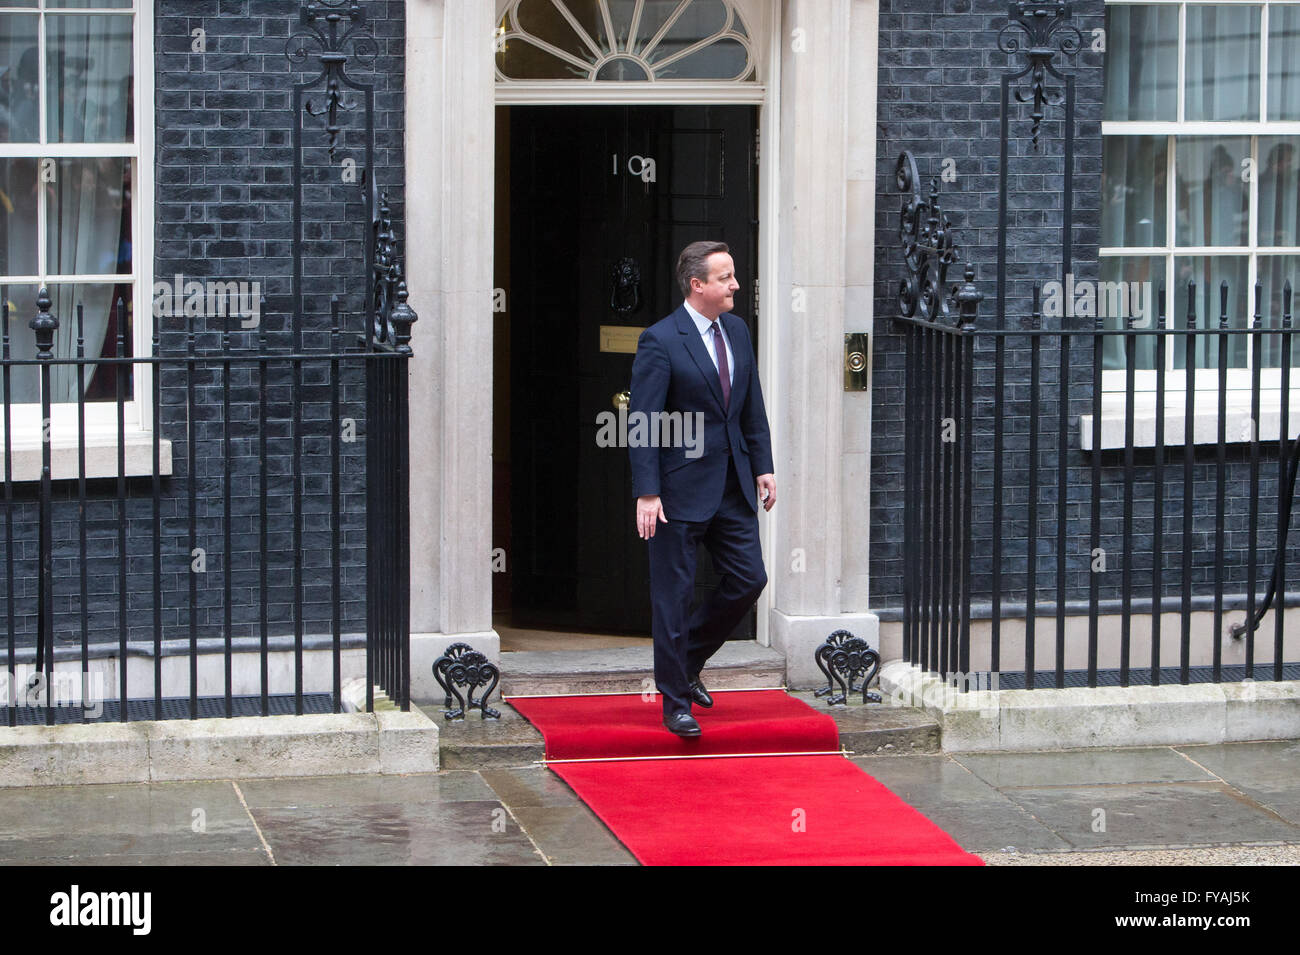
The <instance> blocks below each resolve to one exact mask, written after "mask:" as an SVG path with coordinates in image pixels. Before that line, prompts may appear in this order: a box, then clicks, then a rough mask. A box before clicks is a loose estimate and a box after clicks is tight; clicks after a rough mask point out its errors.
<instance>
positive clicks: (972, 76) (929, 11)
mask: <svg viewBox="0 0 1300 955" xmlns="http://www.w3.org/2000/svg"><path fill="white" fill-rule="evenodd" d="M880 9H881V13H880V66H879V82H880V93H879V113H878V121H879V128H878V131H877V155H878V163H877V183H878V188H877V210H878V211H877V223H876V225H877V233H876V249H877V252H876V276H877V284H876V300H875V314H876V317H877V318H876V324H875V343H874V348H875V354H874V356H873V360H874V378H873V429H874V430H873V433H872V492H873V493H872V508H871V522H872V553H871V562H870V570H871V600H872V605H873V609H875V610H877V611H879V612H881V613H882V614H883V615H885V616H887V617H888V616H893V614H894V612H895V611H896V610H897V608H899V607H900V605H901V594H902V576H901V575H902V568H903V564H902V560H903V546H902V540H903V518H904V513H905V508H906V507H908V506H910V505H912V504H915V503H916V502H917V501H918V500H919V499H920V496H919V493H918V491H919V486H918V487H915V488H912V489H908V488H906V487H905V482H904V456H903V448H904V437H903V426H904V413H905V410H906V408H907V407H908V402H909V401H914V400H916V396H915V395H908V394H906V393H905V387H904V367H905V366H904V357H905V349H904V338H903V334H902V331H901V329H900V328H899V327H898V326H896V325H895V323H894V322H893V321H891V318H892V316H895V315H897V314H898V305H897V300H896V297H895V296H896V291H897V288H898V283H899V280H900V279H901V278H902V277H903V275H904V274H905V269H904V267H903V265H902V255H901V250H900V246H899V242H898V238H897V229H898V216H899V207H900V200H901V197H900V194H899V192H898V190H897V187H896V186H895V183H894V163H895V160H896V159H897V157H898V155H899V153H900V152H901V151H902V150H904V149H909V150H911V151H912V152H913V153H914V154H915V155H916V157H917V161H918V164H919V166H920V173H921V176H922V178H923V180H925V182H926V183H927V189H926V191H927V193H928V181H929V179H930V177H931V176H937V175H940V173H941V172H942V171H943V160H944V159H945V158H951V159H953V160H954V161H955V170H956V173H957V181H956V182H941V183H940V192H941V196H942V204H943V206H944V208H945V209H946V210H947V211H948V212H949V214H950V216H951V218H952V221H953V224H954V227H955V230H956V241H957V243H958V245H959V246H960V249H959V252H958V255H959V257H960V260H961V262H963V263H964V262H967V261H970V262H972V263H973V264H974V266H975V269H976V273H977V284H978V285H979V287H980V288H981V290H982V291H983V292H984V293H985V296H986V297H985V300H984V302H983V304H982V306H981V310H980V316H981V318H980V321H979V323H978V324H979V325H980V326H982V327H992V326H993V325H995V324H996V305H995V298H996V289H997V281H996V268H997V226H998V173H999V165H1000V163H999V148H1000V141H1001V139H1000V130H999V119H1000V112H1001V109H1000V95H1001V94H1000V86H999V84H1000V78H1001V76H1002V74H1003V73H1004V72H1011V71H1015V70H1019V69H1021V68H1023V66H1024V64H1025V59H1024V58H1023V57H1020V56H1016V57H1012V56H1008V55H1007V54H1005V53H1003V52H1001V51H1000V50H999V49H998V32H999V30H1000V29H1001V28H1002V27H1003V26H1004V25H1005V24H1006V23H1007V17H1006V4H1005V3H1001V2H993V0H930V2H925V3H917V2H915V0H882V3H881V8H880ZM1074 10H1075V16H1074V22H1075V23H1076V25H1077V26H1078V28H1079V30H1080V31H1081V33H1082V35H1083V38H1084V46H1083V50H1082V51H1081V52H1080V53H1079V54H1077V55H1076V56H1075V57H1073V59H1072V60H1066V59H1065V58H1064V57H1062V56H1060V55H1058V56H1057V58H1056V60H1055V62H1056V63H1057V64H1058V68H1061V69H1062V70H1063V71H1066V70H1068V71H1072V72H1073V74H1074V76H1075V77H1076V80H1075V82H1076V87H1075V93H1076V97H1077V99H1076V130H1075V137H1076V138H1075V141H1074V153H1075V158H1074V166H1073V170H1072V175H1073V185H1074V202H1073V210H1074V215H1073V222H1074V228H1073V261H1072V264H1071V269H1070V271H1072V272H1073V273H1074V275H1075V277H1076V278H1077V279H1087V280H1097V279H1098V277H1099V276H1098V254H1097V247H1098V241H1099V226H1100V205H1099V203H1100V195H1101V181H1100V173H1101V146H1102V141H1101V126H1100V118H1101V100H1102V93H1103V62H1102V61H1103V55H1102V54H1101V53H1097V52H1093V51H1092V50H1091V48H1090V47H1091V40H1092V38H1093V35H1092V31H1093V30H1094V29H1096V28H1100V27H1102V26H1103V25H1104V10H1103V4H1102V2H1101V0H1086V2H1079V3H1075V4H1074ZM1017 35H1019V34H1018V31H1017ZM1049 87H1051V88H1054V89H1057V90H1060V89H1061V88H1062V87H1061V84H1060V83H1059V82H1057V81H1054V80H1051V79H1050V78H1049ZM1016 88H1021V89H1027V86H1026V84H1025V81H1024V80H1021V81H1019V83H1017V84H1014V85H1013V87H1012V89H1013V90H1014V89H1016ZM1029 112H1030V107H1029V105H1028V104H1018V103H1015V101H1014V100H1012V105H1011V113H1010V125H1009V130H1010V133H1009V136H1010V147H1009V153H1008V155H1009V165H1008V170H1007V171H1008V187H1009V194H1008V209H1009V213H1008V216H1009V218H1008V241H1007V282H1006V296H1007V306H1006V316H1007V326H1008V327H1012V328H1019V327H1022V326H1023V325H1024V324H1025V319H1026V318H1027V316H1028V314H1029V311H1030V294H1031V291H1030V290H1031V287H1032V285H1033V284H1035V283H1037V284H1042V283H1045V282H1047V281H1051V280H1054V279H1055V280H1059V279H1060V278H1061V277H1062V273H1063V272H1064V271H1065V269H1063V267H1062V241H1061V237H1062V227H1063V218H1062V213H1063V208H1062V197H1063V181H1064V180H1063V175H1064V172H1065V169H1064V151H1063V145H1064V140H1063V134H1064V123H1063V122H1062V118H1063V115H1064V113H1063V108H1062V107H1053V106H1049V107H1048V108H1047V121H1045V122H1044V123H1043V126H1042V134H1041V137H1040V148H1039V150H1038V151H1037V152H1035V151H1034V150H1033V148H1032V146H1031V142H1030V121H1029ZM959 274H960V270H954V273H950V279H952V280H954V281H955V280H958V279H959ZM1053 321H1061V320H1059V319H1058V320H1050V319H1049V320H1047V321H1046V322H1045V327H1049V328H1060V327H1062V326H1061V325H1059V324H1053ZM1064 322H1065V325H1064V327H1066V328H1078V327H1083V326H1084V325H1085V324H1086V323H1090V322H1091V319H1088V318H1079V319H1065V320H1064ZM1058 344H1059V339H1057V338H1054V337H1051V338H1047V339H1045V340H1044V342H1043V351H1042V356H1041V357H1042V366H1041V371H1040V374H1039V383H1040V386H1041V394H1040V396H1039V401H1038V408H1039V413H1040V415H1041V418H1040V420H1039V422H1038V428H1039V435H1040V440H1039V461H1038V464H1039V469H1040V470H1039V474H1038V484H1039V487H1040V488H1041V490H1040V492H1039V501H1040V506H1039V514H1038V518H1039V523H1038V530H1037V533H1038V546H1037V554H1038V564H1037V574H1038V580H1037V587H1036V591H1037V595H1038V599H1039V600H1040V601H1041V600H1052V599H1055V596H1056V593H1055V573H1056V556H1055V555H1056V543H1055V536H1056V531H1057V526H1058V510H1057V506H1056V498H1057V488H1056V480H1057V474H1056V467H1057V460H1058V443H1057V441H1058V437H1057V435H1058V432H1057V426H1056V422H1057V417H1058V412H1059V404H1058V397H1057V396H1058V394H1059V382H1060V378H1059V375H1060V371H1059V369H1060V361H1059V351H1058ZM975 348H976V365H977V368H978V371H977V373H976V378H975V409H974V414H975V419H976V420H975V445H974V468H975V483H976V488H977V490H976V494H975V496H974V502H975V506H974V509H973V514H972V535H973V538H974V545H973V555H974V559H973V566H972V574H973V579H972V592H973V600H974V601H975V602H976V603H980V602H985V603H987V601H988V600H989V599H990V597H991V586H992V570H993V566H992V560H993V540H994V538H995V536H996V537H1000V538H1001V540H1002V543H1003V558H1002V561H1001V565H1002V571H1003V580H1002V592H1003V597H1004V600H1008V601H1023V600H1024V599H1025V586H1026V581H1025V570H1026V555H1027V553H1028V538H1029V533H1028V532H1029V528H1028V521H1027V514H1026V510H1025V503H1026V502H1027V501H1028V499H1029V497H1028V495H1029V487H1030V470H1029V463H1030V462H1029V460H1028V434H1029V427H1030V417H1029V416H1030V413H1031V404H1030V390H1029V380H1030V358H1029V350H1028V339H1026V338H1013V339H1010V340H1008V343H1007V358H1006V367H1007V378H1006V387H1005V388H1004V389H1003V391H1002V395H1003V398H1004V401H1005V406H1004V415H1005V419H1004V420H1005V421H1006V448H1007V452H1008V454H1007V457H1006V459H1005V468H1006V470H1005V472H1004V478H1003V486H1004V497H1003V500H1004V502H1005V511H1004V514H1003V520H1002V524H1001V526H1000V527H997V528H995V527H994V526H993V514H992V499H993V488H992V455H991V448H992V444H993V441H992V414H993V398H994V391H993V389H994V384H993V382H994V379H993V342H992V340H991V339H989V338H985V339H980V340H977V342H976V345H975ZM1069 357H1070V362H1069V367H1068V371H1067V374H1068V389H1067V392H1068V397H1067V399H1066V400H1067V413H1068V420H1069V429H1068V432H1067V434H1066V441H1067V446H1066V448H1067V493H1066V501H1065V518H1066V529H1067V542H1066V548H1065V553H1066V558H1067V575H1066V591H1067V592H1066V599H1067V601H1072V600H1082V599H1087V598H1088V591H1089V585H1090V582H1091V580H1092V576H1093V575H1092V574H1091V573H1090V570H1089V555H1090V547H1091V543H1090V538H1089V528H1090V517H1091V466H1092V460H1093V459H1092V456H1091V455H1085V454H1083V453H1082V452H1081V451H1080V450H1079V434H1078V415H1079V414H1081V413H1087V412H1089V411H1090V409H1091V402H1092V393H1093V385H1092V355H1091V345H1090V343H1089V342H1086V341H1082V340H1078V339H1076V340H1074V341H1073V343H1072V347H1071V352H1070V356H1069ZM1202 374H1203V376H1206V375H1208V376H1210V377H1212V376H1213V372H1207V373H1202ZM932 375H933V370H930V372H928V374H927V377H930V376H932ZM938 426H939V425H938V421H937V420H936V421H935V422H934V427H935V428H936V429H937V428H938ZM1261 450H1262V455H1263V457H1264V458H1265V461H1266V463H1265V464H1264V466H1263V468H1262V477H1261V481H1260V493H1261V500H1262V501H1263V502H1264V504H1263V507H1264V509H1265V510H1267V511H1268V513H1262V514H1261V515H1260V521H1259V526H1260V528H1261V531H1260V541H1261V544H1262V548H1261V555H1260V558H1261V559H1260V563H1261V570H1260V576H1261V577H1263V576H1265V575H1266V573H1267V568H1265V567H1263V566H1262V565H1263V563H1264V561H1268V560H1271V558H1272V548H1271V547H1270V546H1268V544H1267V542H1269V541H1273V540H1275V539H1276V538H1275V533H1276V532H1275V528H1276V526H1277V512H1276V506H1277V487H1278V482H1277V463H1276V459H1277V451H1278V445H1277V443H1276V442H1272V443H1269V444H1265V445H1263V447H1262V449H1261ZM1182 454H1183V450H1182V448H1181V447H1178V448H1172V449H1169V450H1168V451H1167V453H1166V459H1165V474H1164V481H1165V490H1164V533H1165V539H1164V545H1163V549H1162V552H1163V554H1164V558H1163V564H1164V568H1165V569H1164V581H1163V583H1164V593H1166V594H1177V593H1179V592H1180V590H1181V585H1182V576H1181V567H1182V554H1183V551H1184V548H1183V540H1182V536H1181V534H1182V513H1183V471H1182ZM1269 459H1271V461H1270V460H1269ZM1101 461H1102V493H1101V499H1102V502H1103V505H1102V513H1103V522H1102V536H1101V542H1100V543H1101V547H1102V548H1103V549H1104V550H1105V551H1106V557H1107V560H1106V572H1105V573H1102V574H1100V575H1098V577H1097V583H1098V585H1099V595H1100V598H1101V599H1102V600H1107V599H1112V600H1113V599H1117V598H1120V597H1121V596H1122V594H1123V590H1122V571H1123V566H1124V562H1125V554H1124V541H1123V538H1122V536H1121V530H1122V524H1121V520H1120V517H1121V514H1122V510H1121V507H1122V493H1123V490H1122V488H1123V477H1124V468H1123V461H1122V452H1106V453H1104V454H1103V455H1102V457H1101ZM1216 473H1217V471H1216V467H1215V448H1214V447H1213V446H1210V447H1199V448H1198V449H1197V451H1196V465H1195V468H1194V479H1193V485H1192V491H1191V495H1190V499H1191V504H1192V508H1193V514H1194V534H1193V545H1192V548H1191V551H1192V555H1193V560H1192V571H1191V575H1190V576H1191V579H1192V581H1193V590H1194V592H1195V593H1197V594H1206V593H1210V592H1211V591H1212V582H1213V574H1214V564H1215V555H1214V540H1215V538H1214V515H1215V509H1216V502H1215V478H1216ZM1248 477H1249V471H1248V464H1247V449H1246V446H1244V445H1229V446H1228V451H1227V467H1226V469H1225V484H1226V506H1225V527H1226V531H1227V537H1226V545H1227V550H1226V553H1225V557H1224V562H1223V569H1224V577H1225V585H1224V586H1225V591H1227V592H1228V593H1234V592H1236V593H1241V592H1244V590H1245V580H1246V569H1245V565H1246V562H1247V553H1248V552H1247V548H1248V541H1249V535H1248V533H1247V529H1248V526H1249V525H1248V523H1247V515H1248V507H1249V480H1248ZM1134 482H1135V487H1134V495H1135V504H1134V538H1133V543H1132V544H1131V545H1130V548H1129V549H1130V551H1131V554H1130V555H1129V560H1130V568H1131V569H1132V571H1133V573H1134V576H1133V584H1132V588H1131V591H1132V593H1133V594H1134V596H1135V597H1141V596H1144V595H1145V596H1148V597H1149V596H1150V593H1151V590H1150V587H1151V576H1150V568H1151V566H1152V563H1153V555H1152V548H1151V538H1150V535H1151V531H1152V529H1153V498H1154V490H1155V489H1154V481H1153V453H1152V452H1151V451H1150V450H1146V451H1141V450H1139V451H1138V452H1137V455H1136V468H1135V471H1134ZM1290 559H1291V560H1292V562H1293V564H1294V562H1295V561H1296V560H1298V559H1300V547H1295V548H1293V549H1292V550H1291V558H1290ZM1261 589H1262V585H1261Z"/></svg>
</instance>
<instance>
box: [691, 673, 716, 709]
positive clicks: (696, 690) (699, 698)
mask: <svg viewBox="0 0 1300 955" xmlns="http://www.w3.org/2000/svg"><path fill="white" fill-rule="evenodd" d="M687 688H688V689H689V690H690V691H691V699H692V700H693V701H694V702H696V703H698V704H699V705H700V706H702V707H704V708H705V709H706V710H707V709H708V708H709V707H710V706H712V705H713V697H711V696H709V691H708V690H706V689H705V688H704V684H703V683H701V682H700V680H699V677H696V678H695V679H694V680H692V681H691V682H690V683H688V684H687Z"/></svg>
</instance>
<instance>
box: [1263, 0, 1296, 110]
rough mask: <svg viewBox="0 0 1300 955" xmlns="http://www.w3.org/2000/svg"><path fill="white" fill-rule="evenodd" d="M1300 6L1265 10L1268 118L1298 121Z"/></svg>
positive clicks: (1275, 7) (1274, 7)
mask: <svg viewBox="0 0 1300 955" xmlns="http://www.w3.org/2000/svg"><path fill="white" fill-rule="evenodd" d="M1297 51H1300V4H1296V5H1287V6H1273V7H1270V8H1269V11H1268V118H1269V119H1300V62H1298V60H1300V57H1297Z"/></svg>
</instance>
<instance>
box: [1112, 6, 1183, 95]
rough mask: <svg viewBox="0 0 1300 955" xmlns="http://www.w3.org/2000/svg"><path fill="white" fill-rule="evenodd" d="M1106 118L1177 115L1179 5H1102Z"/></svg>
mask: <svg viewBox="0 0 1300 955" xmlns="http://www.w3.org/2000/svg"><path fill="white" fill-rule="evenodd" d="M1105 103H1106V109H1105V113H1104V115H1103V117H1102V118H1103V119H1109V120H1137V119H1147V120H1170V121H1172V120H1176V119H1177V118H1178V8H1177V7H1176V6H1170V5H1167V4H1162V5H1160V6H1154V5H1153V6H1132V7H1130V6H1107V7H1106V98H1105Z"/></svg>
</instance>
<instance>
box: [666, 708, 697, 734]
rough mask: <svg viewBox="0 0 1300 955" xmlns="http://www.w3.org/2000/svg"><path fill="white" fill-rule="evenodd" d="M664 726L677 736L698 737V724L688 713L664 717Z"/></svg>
mask: <svg viewBox="0 0 1300 955" xmlns="http://www.w3.org/2000/svg"><path fill="white" fill-rule="evenodd" d="M664 726H666V727H668V729H669V731H671V732H673V733H676V734H677V735H678V736H699V735H700V724H699V723H697V722H695V717H693V716H691V714H690V713H674V714H673V715H672V716H665V717H664Z"/></svg>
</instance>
